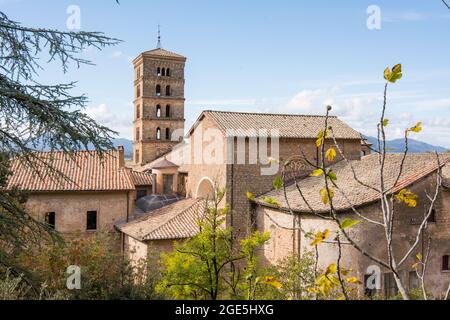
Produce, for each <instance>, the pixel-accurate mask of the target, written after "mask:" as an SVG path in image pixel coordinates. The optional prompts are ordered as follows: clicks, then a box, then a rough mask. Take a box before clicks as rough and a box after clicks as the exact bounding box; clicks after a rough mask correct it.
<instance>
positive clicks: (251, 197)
mask: <svg viewBox="0 0 450 320" xmlns="http://www.w3.org/2000/svg"><path fill="white" fill-rule="evenodd" d="M246 196H247V199H248V200H250V201H255V195H254V194H253V193H251V192H250V191H247V193H246Z"/></svg>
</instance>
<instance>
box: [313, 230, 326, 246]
mask: <svg viewBox="0 0 450 320" xmlns="http://www.w3.org/2000/svg"><path fill="white" fill-rule="evenodd" d="M329 236H330V230H328V229H326V230H325V231H323V232H317V233H316V234H315V235H314V241H313V242H311V246H317V245H318V244H319V243H321V242H322V241H324V240H326V239H327V238H328V237H329Z"/></svg>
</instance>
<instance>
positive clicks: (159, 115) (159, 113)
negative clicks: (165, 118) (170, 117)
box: [156, 104, 161, 118]
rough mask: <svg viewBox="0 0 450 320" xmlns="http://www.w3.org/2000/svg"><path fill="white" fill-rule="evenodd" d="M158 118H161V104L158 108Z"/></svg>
mask: <svg viewBox="0 0 450 320" xmlns="http://www.w3.org/2000/svg"><path fill="white" fill-rule="evenodd" d="M156 117H157V118H161V106H160V105H159V104H158V105H157V106H156Z"/></svg>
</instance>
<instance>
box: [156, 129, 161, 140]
mask: <svg viewBox="0 0 450 320" xmlns="http://www.w3.org/2000/svg"><path fill="white" fill-rule="evenodd" d="M156 140H161V128H158V129H156Z"/></svg>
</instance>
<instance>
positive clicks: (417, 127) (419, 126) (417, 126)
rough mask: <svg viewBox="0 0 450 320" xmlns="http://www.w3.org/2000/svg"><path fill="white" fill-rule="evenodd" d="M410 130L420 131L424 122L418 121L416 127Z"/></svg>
mask: <svg viewBox="0 0 450 320" xmlns="http://www.w3.org/2000/svg"><path fill="white" fill-rule="evenodd" d="M409 131H411V132H415V133H419V132H420V131H422V122H417V124H416V125H415V126H414V127H412V128H409Z"/></svg>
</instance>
